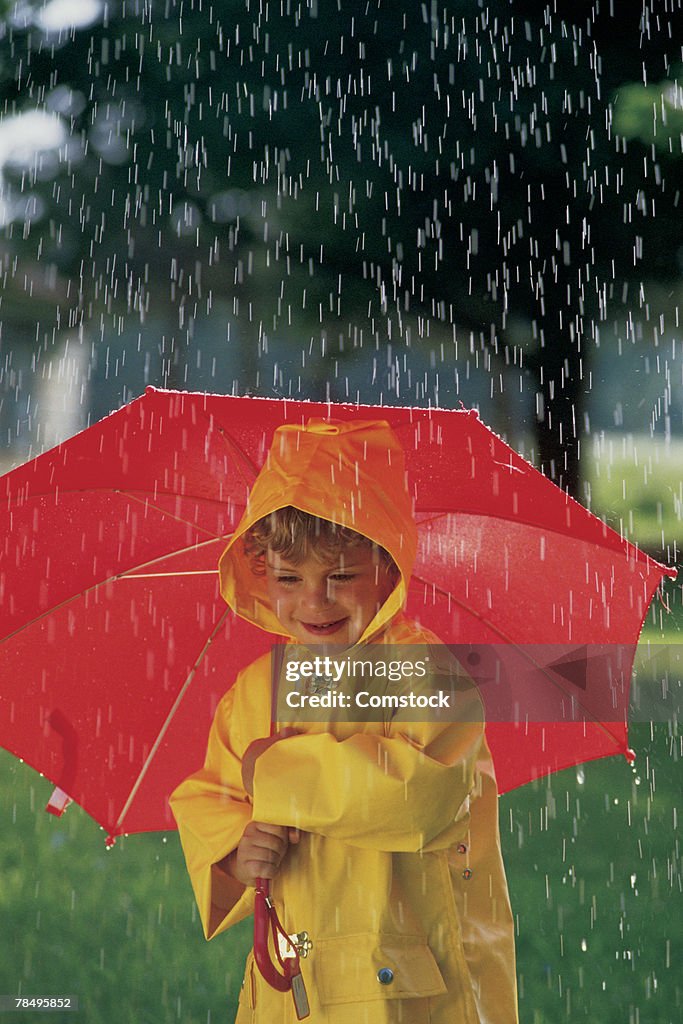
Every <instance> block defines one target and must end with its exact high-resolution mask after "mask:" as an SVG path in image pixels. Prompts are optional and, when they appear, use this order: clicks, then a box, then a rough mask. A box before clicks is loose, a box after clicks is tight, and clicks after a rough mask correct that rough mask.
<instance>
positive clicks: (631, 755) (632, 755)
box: [624, 747, 636, 764]
mask: <svg viewBox="0 0 683 1024" xmlns="http://www.w3.org/2000/svg"><path fill="white" fill-rule="evenodd" d="M624 757H625V758H626V760H627V761H628V763H629V764H633V762H634V761H635V759H636V752H635V750H633V749H632V748H631V747H627V748H626V750H625V751H624Z"/></svg>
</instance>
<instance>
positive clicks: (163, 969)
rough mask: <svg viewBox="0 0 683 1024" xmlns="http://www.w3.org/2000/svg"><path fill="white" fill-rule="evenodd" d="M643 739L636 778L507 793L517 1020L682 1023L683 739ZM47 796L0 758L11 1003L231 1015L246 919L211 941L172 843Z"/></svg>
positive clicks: (622, 770) (151, 1016)
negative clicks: (119, 831) (21, 997)
mask: <svg viewBox="0 0 683 1024" xmlns="http://www.w3.org/2000/svg"><path fill="white" fill-rule="evenodd" d="M631 742H632V745H633V746H634V747H635V749H636V750H637V752H638V759H637V762H636V766H635V770H632V769H631V768H630V767H629V766H628V765H627V764H626V762H625V761H624V760H622V759H621V758H612V759H608V760H603V761H597V762H593V763H591V764H588V765H586V766H584V768H582V769H579V770H576V769H572V770H569V771H565V772H562V773H560V774H559V775H557V776H555V777H554V778H552V779H551V780H549V781H545V782H543V783H536V784H532V785H530V786H526V787H524V788H523V789H521V790H518V791H516V792H514V793H511V794H508V795H507V796H505V797H503V798H502V800H501V830H502V836H503V846H504V852H505V858H506V863H507V868H508V877H509V883H510V890H511V893H512V902H513V909H514V912H515V917H516V922H517V931H518V936H517V942H518V969H519V979H520V1011H521V1021H522V1024H557V1022H559V1021H568V1022H569V1021H572V1022H573V1021H579V1020H587V1021H591V1022H593V1021H600V1022H601V1024H624V1022H629V1024H630V1022H634V1024H635V1022H637V1021H641V1022H643V1024H645V1022H647V1024H678V1022H680V1021H681V1020H682V1019H683V979H681V976H680V970H679V965H680V962H681V952H682V948H681V947H682V945H683V915H681V913H680V900H681V881H682V873H681V867H682V865H681V850H680V845H679V843H680V840H679V835H678V820H677V805H678V803H679V800H680V793H681V782H682V781H683V779H682V773H681V739H680V736H678V734H677V731H676V730H675V729H674V728H673V727H671V726H665V725H660V726H657V727H651V726H650V725H638V726H636V727H634V728H633V729H632V731H631ZM51 789H52V786H51V784H50V783H48V782H47V781H46V780H45V779H42V778H40V777H39V776H38V775H36V773H35V772H33V771H32V770H31V769H30V768H28V767H27V766H26V765H23V764H20V763H18V762H17V761H15V760H14V759H13V758H12V757H11V756H10V755H9V754H6V753H5V752H0V821H1V822H2V842H1V843H0V912H1V913H2V920H3V924H4V933H5V935H6V936H9V937H10V939H11V941H9V942H8V941H7V939H6V940H5V942H4V943H3V946H4V949H3V956H2V958H1V962H0V993H8V994H16V993H19V992H23V993H27V994H30V993H34V994H46V993H48V994H57V993H69V994H72V995H77V996H78V998H79V1000H80V1003H81V1011H80V1013H79V1015H78V1018H76V1017H75V1015H71V1016H69V1015H66V1014H60V1013H55V1014H51V1015H50V1018H49V1019H50V1020H52V1021H59V1020H74V1019H79V1020H81V1021H87V1022H88V1024H100V1022H101V1024H128V1022H130V1024H134V1022H135V1024H147V1022H149V1024H152V1022H154V1024H172V1022H182V1024H212V1022H219V1021H221V1022H227V1021H230V1020H231V1019H232V1017H233V1014H234V1007H235V1001H236V998H237V992H238V988H239V983H240V980H241V972H242V964H243V962H244V957H245V954H246V950H247V947H248V943H249V934H250V928H249V923H247V922H245V924H244V926H241V927H240V929H238V930H233V931H232V932H230V933H227V934H225V935H222V936H219V937H218V938H217V939H215V940H213V941H212V942H211V943H206V942H205V941H204V938H203V936H202V933H201V929H200V925H199V921H198V918H197V913H196V910H195V906H194V900H193V896H192V893H191V889H190V885H189V882H188V879H187V875H186V872H185V867H184V863H183V859H182V854H181V852H180V848H179V844H178V839H177V835H176V834H175V833H168V834H166V835H161V834H156V835H144V836H132V837H130V838H128V839H124V840H121V841H119V843H118V844H117V845H116V847H115V848H114V849H113V850H111V851H106V850H105V848H104V834H103V833H102V832H101V831H99V830H98V828H97V826H96V825H95V824H94V823H93V822H92V821H91V820H90V819H89V818H88V817H87V816H86V815H85V814H84V813H83V812H81V811H80V810H79V808H77V807H75V806H72V807H70V808H69V809H68V811H67V812H66V814H65V815H64V816H63V818H61V819H56V818H54V817H52V816H50V815H48V814H46V813H44V811H43V807H44V805H45V802H46V801H47V799H48V797H49V794H50V792H51ZM5 1019H6V1020H7V1021H8V1024H9V1022H11V1021H14V1020H16V1021H17V1022H19V1021H24V1022H26V1020H27V1019H31V1018H30V1017H29V1018H27V1016H26V1014H14V1013H8V1014H7V1015H6V1017H5Z"/></svg>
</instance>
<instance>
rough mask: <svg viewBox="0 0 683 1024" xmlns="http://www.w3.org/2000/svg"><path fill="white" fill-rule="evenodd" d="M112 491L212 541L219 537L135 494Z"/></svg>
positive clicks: (170, 492) (117, 490)
mask: <svg viewBox="0 0 683 1024" xmlns="http://www.w3.org/2000/svg"><path fill="white" fill-rule="evenodd" d="M113 491H114V494H123V495H125V496H126V498H130V499H131V501H137V502H138V503H139V504H140V505H144V506H145V508H152V509H154V511H155V512H159V513H160V514H161V515H162V516H166V517H167V518H169V519H173V520H175V522H176V523H182V524H183V526H189V527H191V528H192V529H193V530H199V531H200V532H201V533H208V535H209V536H210V537H212V538H213V539H217V538H218V537H219V536H220V534H216V533H212V531H211V530H207V529H206V528H205V527H203V526H197V524H196V523H191V522H190V520H189V519H183V518H182V517H181V516H177V515H174V513H173V512H167V511H166V509H163V508H160V507H159V506H158V505H154V504H153V503H152V502H150V501H148V500H147V499H146V498H139V497H138V496H137V494H134V493H133V492H132V491H121V490H119V489H118V488H113ZM167 493H169V494H172V493H173V492H172V491H169V492H167ZM181 497H184V495H181Z"/></svg>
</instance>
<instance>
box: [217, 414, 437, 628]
mask: <svg viewBox="0 0 683 1024" xmlns="http://www.w3.org/2000/svg"><path fill="white" fill-rule="evenodd" d="M288 505H292V506H294V507H295V508H297V509H300V510H301V511H302V512H307V513H309V515H314V516H318V517H319V518H321V519H327V520H329V521H330V522H333V523H337V524H338V525H339V526H345V527H348V528H350V529H352V530H355V531H356V532H357V533H361V534H363V535H364V536H365V537H368V538H369V539H370V540H372V541H374V542H375V543H376V544H379V545H381V547H383V548H385V550H386V551H388V552H389V554H390V555H391V556H392V558H393V559H394V561H395V563H396V565H397V566H398V569H399V571H400V580H399V582H398V583H397V585H396V586H395V588H394V590H393V591H392V592H391V594H390V595H389V597H388V598H387V600H386V601H385V603H384V605H383V606H382V607H381V608H380V610H379V611H378V613H377V615H375V617H374V618H373V619H372V621H371V622H370V623H369V624H368V625H367V627H366V629H365V630H364V632H363V634H362V636H361V637H360V638H359V641H358V642H359V643H362V642H363V641H364V640H366V639H368V637H370V636H371V635H372V634H373V633H376V632H377V631H378V630H379V629H381V628H382V627H383V626H385V625H386V623H388V622H389V620H390V619H391V618H392V617H393V616H394V615H395V614H396V612H398V611H399V610H400V609H401V607H402V606H403V604H404V602H405V599H406V594H407V589H408V582H409V580H410V574H411V572H412V567H413V562H414V559H415V551H416V547H417V528H416V525H415V520H414V518H413V512H412V502H411V498H410V495H409V493H408V488H407V484H406V474H405V465H404V457H403V450H402V448H401V446H400V444H399V442H398V439H397V437H396V435H395V434H394V432H393V431H392V429H391V427H390V426H389V424H388V423H386V422H385V421H384V420H372V421H358V422H345V423H340V422H335V421H329V420H323V419H311V420H309V421H308V423H306V425H305V426H299V425H294V424H291V425H290V424H287V425H285V426H282V427H279V428H278V429H277V430H276V431H275V434H274V437H273V444H272V447H271V449H270V451H269V453H268V456H267V458H266V462H265V464H264V466H263V468H262V470H261V472H260V473H259V475H258V476H257V478H256V480H255V482H254V485H253V487H252V490H251V493H250V495H249V499H248V502H247V508H246V511H245V513H244V515H243V517H242V519H241V521H240V523H239V525H238V527H237V529H236V530H235V532H234V534H233V536H232V538H231V540H230V543H229V544H228V546H227V548H226V549H225V551H224V552H223V554H222V555H221V558H220V561H219V573H220V586H221V594H222V595H223V597H224V599H225V600H226V601H227V603H228V604H229V605H230V607H231V608H232V609H233V611H235V612H236V613H237V614H238V615H241V616H242V617H243V618H245V619H247V620H248V621H249V622H253V623H254V624H255V625H257V626H260V627H261V628H262V629H266V630H268V631H270V632H272V633H277V634H278V635H280V636H282V635H283V632H284V630H283V627H282V625H281V624H280V622H279V620H278V619H277V617H276V616H275V613H274V612H273V610H272V608H271V606H270V601H269V599H268V592H267V587H266V581H265V578H264V577H263V576H257V575H256V574H255V573H254V572H253V570H252V568H251V565H250V562H249V560H248V559H247V557H246V555H245V554H244V546H243V541H242V537H243V535H244V534H245V532H246V531H247V530H248V529H249V528H250V527H251V526H253V525H254V523H256V522H257V521H258V520H259V519H262V518H263V517H264V516H267V515H269V513H271V512H274V511H275V510H276V509H279V508H285V507H286V506H288Z"/></svg>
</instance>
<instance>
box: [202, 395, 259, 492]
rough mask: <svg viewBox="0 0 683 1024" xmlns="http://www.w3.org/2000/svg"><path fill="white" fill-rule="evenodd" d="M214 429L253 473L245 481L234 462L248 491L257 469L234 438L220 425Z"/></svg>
mask: <svg viewBox="0 0 683 1024" xmlns="http://www.w3.org/2000/svg"><path fill="white" fill-rule="evenodd" d="M204 415H208V414H207V413H205V414H204ZM216 429H217V430H218V433H219V434H220V435H221V437H222V438H223V440H224V441H225V444H226V445H227V447H228V448H232V450H233V451H234V452H237V454H238V455H239V456H240V457H241V458H242V459H244V461H245V462H246V463H247V465H248V466H249V468H250V470H251V471H252V473H253V476H252V478H251V480H247V478H246V477H245V475H244V472H243V470H242V467H241V466H240V465H239V463H238V462H235V464H234V465H235V469H236V470H237V472H238V473H239V474H240V476H241V477H242V483H243V484H244V485H245V487H246V488H247V489H248V490H250V489H251V486H252V484H253V483H254V479H255V477H256V476H257V475H258V467H257V466H255V465H254V463H253V462H252V460H251V459H250V458H249V456H248V455H247V453H246V452H245V451H244V449H243V448H241V447H240V445H238V443H237V441H236V440H235V438H234V437H231V436H230V434H228V432H227V431H226V429H225V427H223V426H221V424H220V423H217V424H216Z"/></svg>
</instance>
